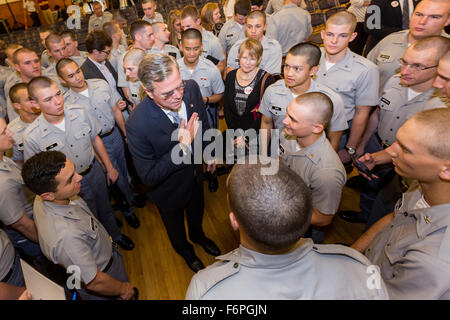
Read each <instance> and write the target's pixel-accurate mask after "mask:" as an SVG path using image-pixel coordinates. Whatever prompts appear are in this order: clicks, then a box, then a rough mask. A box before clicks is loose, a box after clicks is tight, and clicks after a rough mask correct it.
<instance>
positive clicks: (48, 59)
mask: <svg viewBox="0 0 450 320" xmlns="http://www.w3.org/2000/svg"><path fill="white" fill-rule="evenodd" d="M52 62H53V57H52V56H50V55H49V54H48V51H47V49H45V50H44V51H42V53H41V67H42V68H43V69H46V68H48V67H49V66H50V64H51V63H52Z"/></svg>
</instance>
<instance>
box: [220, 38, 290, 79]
mask: <svg viewBox="0 0 450 320" xmlns="http://www.w3.org/2000/svg"><path fill="white" fill-rule="evenodd" d="M247 39H248V38H245V39H241V40H239V41H237V42H236V43H235V44H234V45H233V47H231V49H230V52H228V57H227V67H231V68H233V69H238V68H239V66H240V65H239V47H240V46H241V44H242V43H243V42H244V41H245V40H247ZM261 45H262V47H263V55H262V59H261V63H260V64H259V66H258V67H259V68H260V69H263V70H264V71H266V72H268V73H270V74H272V75H278V74H280V73H281V61H282V58H283V54H282V52H281V51H282V50H281V45H280V44H279V43H278V41H277V40H275V39H269V38H267V37H266V36H264V37H263V38H262V40H261Z"/></svg>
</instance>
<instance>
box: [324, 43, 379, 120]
mask: <svg viewBox="0 0 450 320" xmlns="http://www.w3.org/2000/svg"><path fill="white" fill-rule="evenodd" d="M325 60H326V59H325V52H324V51H323V49H322V58H321V59H320V63H319V71H318V72H317V79H316V80H317V82H319V83H322V84H324V85H326V86H328V87H329V88H331V89H332V90H334V91H335V92H337V93H338V94H340V95H341V97H342V99H343V100H344V107H345V115H346V119H347V121H350V120H352V119H353V116H354V115H355V107H356V106H376V105H377V104H378V100H379V96H378V83H379V75H378V69H377V66H376V65H375V64H373V63H372V62H370V61H369V60H367V59H366V58H363V57H361V56H360V55H357V54H356V53H354V52H351V51H350V50H349V49H347V53H346V55H345V57H344V58H343V59H342V60H340V61H339V62H337V63H336V64H335V65H333V66H332V67H331V68H330V69H329V70H327V67H326V61H325Z"/></svg>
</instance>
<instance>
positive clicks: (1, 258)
mask: <svg viewBox="0 0 450 320" xmlns="http://www.w3.org/2000/svg"><path fill="white" fill-rule="evenodd" d="M15 258H16V253H15V251H14V247H13V245H12V243H11V241H9V238H8V235H7V234H6V232H5V231H3V230H2V229H0V280H1V279H3V278H4V277H6V275H7V274H8V272H9V270H11V268H12V265H13V263H14V259H15Z"/></svg>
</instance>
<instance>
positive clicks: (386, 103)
mask: <svg viewBox="0 0 450 320" xmlns="http://www.w3.org/2000/svg"><path fill="white" fill-rule="evenodd" d="M379 106H380V109H381V110H383V111H392V110H393V107H394V103H393V101H391V100H390V99H389V98H388V97H381V99H380V103H379Z"/></svg>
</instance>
